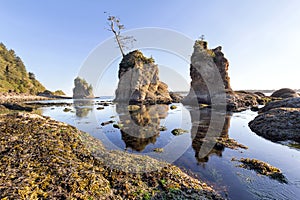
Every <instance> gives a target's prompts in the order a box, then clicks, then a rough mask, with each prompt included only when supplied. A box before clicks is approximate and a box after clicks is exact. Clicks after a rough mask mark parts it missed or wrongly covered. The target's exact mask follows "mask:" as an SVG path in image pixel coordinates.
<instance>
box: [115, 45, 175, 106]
mask: <svg viewBox="0 0 300 200" xmlns="http://www.w3.org/2000/svg"><path fill="white" fill-rule="evenodd" d="M115 101H117V102H124V103H130V104H135V103H145V104H154V103H170V102H172V98H171V97H170V94H169V91H168V86H167V84H165V83H163V82H161V81H160V80H159V72H158V66H157V65H156V64H155V63H154V59H153V58H147V57H145V56H144V55H143V54H142V52H140V51H138V50H135V51H132V52H130V53H128V54H127V55H125V56H124V57H123V59H122V61H121V63H120V67H119V84H118V88H117V90H116V98H115Z"/></svg>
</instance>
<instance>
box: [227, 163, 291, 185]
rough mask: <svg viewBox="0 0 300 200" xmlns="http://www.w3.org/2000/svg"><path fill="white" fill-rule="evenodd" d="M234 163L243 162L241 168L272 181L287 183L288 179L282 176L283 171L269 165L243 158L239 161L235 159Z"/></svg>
mask: <svg viewBox="0 0 300 200" xmlns="http://www.w3.org/2000/svg"><path fill="white" fill-rule="evenodd" d="M232 161H239V162H241V163H242V164H240V165H239V167H242V168H245V169H249V170H254V171H255V172H256V173H258V174H261V175H264V176H268V177H270V178H271V179H275V180H277V181H279V182H281V183H287V179H286V177H285V176H284V175H283V174H282V172H281V170H280V169H278V168H277V167H274V166H272V165H270V164H269V163H266V162H263V161H260V160H257V159H250V158H241V159H239V160H237V159H234V158H233V159H232Z"/></svg>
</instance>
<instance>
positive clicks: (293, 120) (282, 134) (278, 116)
mask: <svg viewBox="0 0 300 200" xmlns="http://www.w3.org/2000/svg"><path fill="white" fill-rule="evenodd" d="M249 127H250V129H251V130H252V131H253V132H255V133H256V134H258V135H260V136H262V137H264V138H266V139H269V140H271V141H285V140H293V141H296V142H300V98H299V97H298V98H288V99H284V100H280V101H274V102H270V103H269V104H267V105H266V106H265V107H263V108H261V109H260V110H259V115H258V116H256V117H255V119H254V120H252V121H250V122H249Z"/></svg>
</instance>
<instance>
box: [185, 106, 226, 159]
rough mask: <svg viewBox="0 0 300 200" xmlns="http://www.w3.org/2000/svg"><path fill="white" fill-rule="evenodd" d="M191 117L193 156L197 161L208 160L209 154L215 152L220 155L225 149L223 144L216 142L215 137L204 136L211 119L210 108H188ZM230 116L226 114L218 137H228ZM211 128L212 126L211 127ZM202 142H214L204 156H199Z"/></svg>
mask: <svg viewBox="0 0 300 200" xmlns="http://www.w3.org/2000/svg"><path fill="white" fill-rule="evenodd" d="M190 114H191V119H192V130H191V136H192V140H193V141H192V147H193V149H194V151H195V157H196V159H197V161H198V162H208V160H209V156H210V155H212V154H215V155H217V156H219V157H222V152H223V151H224V149H225V146H224V145H223V144H221V143H217V142H216V139H217V138H216V137H209V136H206V134H207V131H208V128H209V125H210V119H211V109H202V110H196V109H195V110H190ZM230 117H231V116H229V115H226V118H225V122H224V126H223V130H222V132H221V133H220V134H219V135H220V137H223V138H228V129H229V126H230ZM212 128H213V127H212ZM204 142H212V143H215V145H214V147H213V149H211V150H210V151H209V153H208V154H207V155H206V156H205V157H200V156H199V152H200V149H201V148H205V147H204V146H203V143H204Z"/></svg>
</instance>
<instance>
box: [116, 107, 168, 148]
mask: <svg viewBox="0 0 300 200" xmlns="http://www.w3.org/2000/svg"><path fill="white" fill-rule="evenodd" d="M116 108H117V112H118V113H119V117H120V123H121V124H123V127H122V128H121V134H122V140H123V141H124V142H125V144H126V148H131V149H133V150H136V151H142V150H144V149H145V147H146V146H147V145H148V144H150V143H155V142H156V138H157V136H159V133H160V132H159V127H160V119H164V118H166V117H167V113H168V109H169V107H168V105H163V104H160V105H151V106H145V105H142V106H141V108H140V109H139V110H135V111H128V105H122V104H117V105H116Z"/></svg>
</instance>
